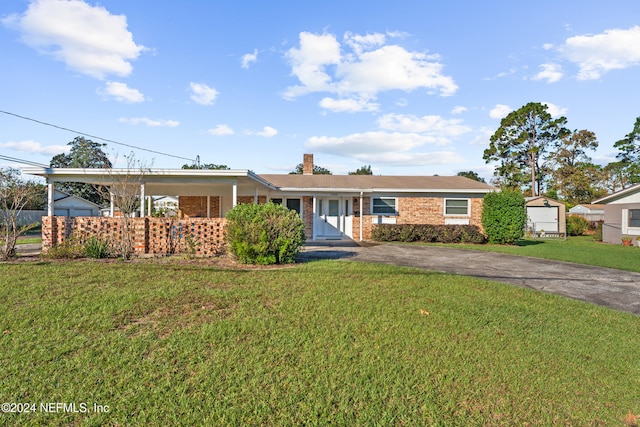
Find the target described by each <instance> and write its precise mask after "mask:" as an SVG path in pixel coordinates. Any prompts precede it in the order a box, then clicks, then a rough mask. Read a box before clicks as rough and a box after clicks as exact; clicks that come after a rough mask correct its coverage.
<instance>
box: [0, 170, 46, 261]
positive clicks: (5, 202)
mask: <svg viewBox="0 0 640 427" xmlns="http://www.w3.org/2000/svg"><path fill="white" fill-rule="evenodd" d="M39 196H40V191H39V187H38V186H37V185H35V184H34V183H31V182H24V181H22V179H21V178H20V172H19V171H18V170H16V169H11V168H9V169H0V231H1V233H2V237H1V238H2V240H3V241H4V242H3V243H4V244H3V245H2V246H1V247H0V261H6V260H7V259H9V258H10V257H12V256H15V253H16V242H17V240H18V237H20V236H21V235H22V234H24V233H26V232H27V231H29V230H30V229H32V228H34V227H35V226H36V223H33V224H27V225H20V224H19V221H18V218H19V216H20V212H22V210H23V209H24V208H25V206H27V205H28V204H30V203H35V202H36V201H37V199H38V197H39Z"/></svg>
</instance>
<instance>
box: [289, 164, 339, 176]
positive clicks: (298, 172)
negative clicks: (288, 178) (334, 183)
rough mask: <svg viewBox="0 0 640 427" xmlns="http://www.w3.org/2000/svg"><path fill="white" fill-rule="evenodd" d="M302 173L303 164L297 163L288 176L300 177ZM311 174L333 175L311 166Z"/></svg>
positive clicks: (326, 170) (319, 167)
mask: <svg viewBox="0 0 640 427" xmlns="http://www.w3.org/2000/svg"><path fill="white" fill-rule="evenodd" d="M302 172H303V164H302V163H298V165H297V166H296V168H295V169H294V170H292V171H291V172H289V175H302ZM313 174H314V175H333V174H332V173H331V171H330V170H329V169H326V168H323V167H322V166H318V165H313Z"/></svg>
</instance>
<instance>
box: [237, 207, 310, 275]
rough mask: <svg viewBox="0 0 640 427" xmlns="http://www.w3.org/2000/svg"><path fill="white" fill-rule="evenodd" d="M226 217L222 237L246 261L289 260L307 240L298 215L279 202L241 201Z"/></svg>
mask: <svg viewBox="0 0 640 427" xmlns="http://www.w3.org/2000/svg"><path fill="white" fill-rule="evenodd" d="M226 218H227V224H226V226H225V241H226V243H227V245H228V247H229V250H230V251H231V253H232V254H233V255H234V256H235V257H236V258H238V260H239V261H240V262H242V263H245V264H287V263H292V262H293V261H294V258H295V257H296V256H297V255H298V254H299V253H300V249H301V248H302V246H303V245H304V242H305V240H306V238H305V235H304V222H303V221H302V218H300V215H299V214H298V213H297V212H295V211H293V210H289V209H287V208H286V207H284V206H282V205H276V204H274V203H267V204H265V205H254V204H240V205H237V206H236V207H234V208H233V209H231V210H230V211H229V212H227V215H226Z"/></svg>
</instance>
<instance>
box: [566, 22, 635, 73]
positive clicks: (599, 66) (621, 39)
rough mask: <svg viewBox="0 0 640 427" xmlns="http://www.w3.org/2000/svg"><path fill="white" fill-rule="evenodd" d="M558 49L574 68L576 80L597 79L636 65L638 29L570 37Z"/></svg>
mask: <svg viewBox="0 0 640 427" xmlns="http://www.w3.org/2000/svg"><path fill="white" fill-rule="evenodd" d="M558 50H559V52H560V53H561V54H562V55H563V56H564V57H565V58H566V59H567V60H569V61H571V62H573V63H575V64H577V65H578V67H579V71H578V75H577V78H578V80H595V79H599V78H600V77H602V75H604V74H606V73H608V72H609V71H611V70H617V69H624V68H629V67H633V66H637V65H640V26H634V27H631V28H629V29H626V30H624V29H612V30H606V31H605V32H603V33H600V34H595V35H583V36H575V37H570V38H568V39H567V40H566V41H565V42H564V44H563V45H562V46H560V47H559V48H558Z"/></svg>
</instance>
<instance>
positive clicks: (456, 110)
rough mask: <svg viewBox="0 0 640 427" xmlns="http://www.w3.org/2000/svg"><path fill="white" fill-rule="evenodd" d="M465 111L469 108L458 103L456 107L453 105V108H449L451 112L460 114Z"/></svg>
mask: <svg viewBox="0 0 640 427" xmlns="http://www.w3.org/2000/svg"><path fill="white" fill-rule="evenodd" d="M465 111H469V109H468V108H467V107H463V106H460V105H459V106H457V107H454V109H453V110H451V114H462V113H464V112H465Z"/></svg>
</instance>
